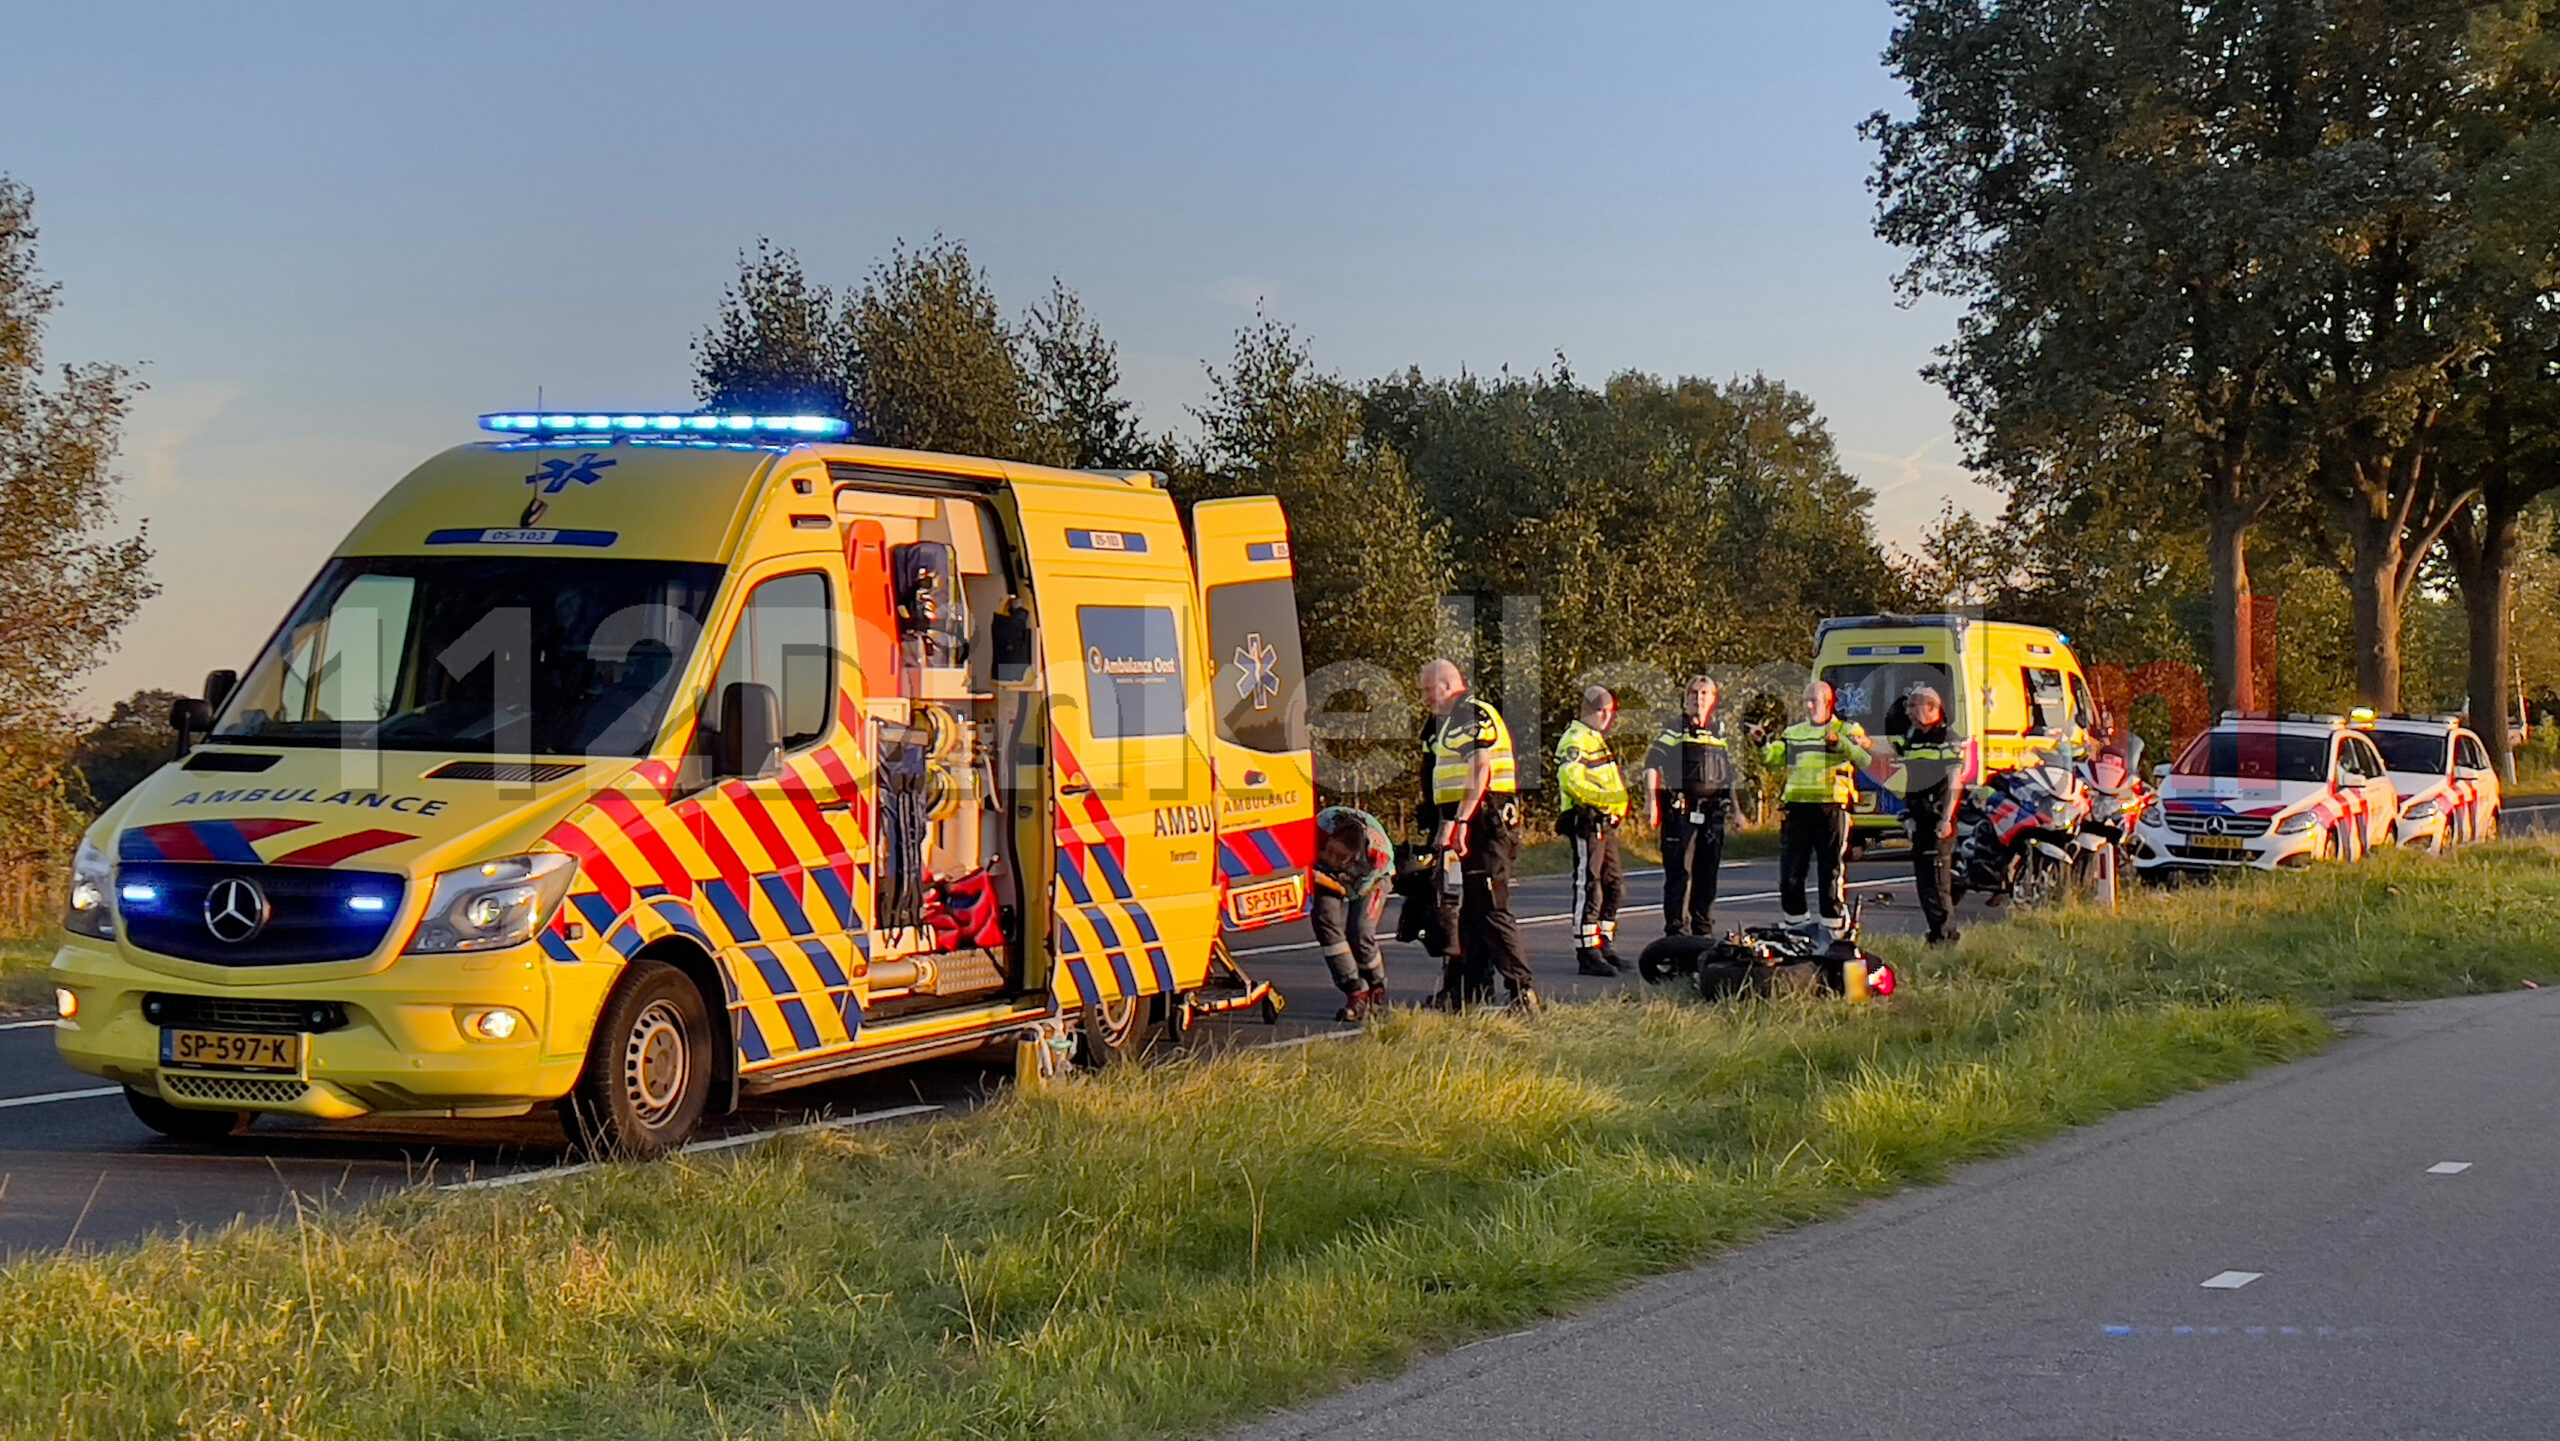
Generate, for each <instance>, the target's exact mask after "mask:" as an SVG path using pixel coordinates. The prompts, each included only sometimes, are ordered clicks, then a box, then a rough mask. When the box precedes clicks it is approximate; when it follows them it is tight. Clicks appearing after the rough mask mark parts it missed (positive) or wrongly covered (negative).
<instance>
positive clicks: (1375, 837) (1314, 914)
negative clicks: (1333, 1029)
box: [1307, 806, 1396, 1021]
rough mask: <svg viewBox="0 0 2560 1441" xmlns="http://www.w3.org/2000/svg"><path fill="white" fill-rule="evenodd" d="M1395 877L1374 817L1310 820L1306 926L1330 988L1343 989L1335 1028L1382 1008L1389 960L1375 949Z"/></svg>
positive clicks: (1343, 810)
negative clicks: (1311, 864) (1312, 843)
mask: <svg viewBox="0 0 2560 1441" xmlns="http://www.w3.org/2000/svg"><path fill="white" fill-rule="evenodd" d="M1395 870H1396V853H1395V846H1394V844H1393V843H1392V842H1390V841H1389V840H1388V839H1387V830H1386V827H1384V826H1382V825H1380V824H1378V818H1377V817H1375V816H1373V815H1370V814H1369V813H1368V812H1367V811H1358V810H1353V809H1352V808H1351V807H1349V806H1328V807H1326V808H1325V809H1324V810H1321V811H1318V812H1317V813H1316V863H1315V869H1314V874H1313V876H1312V878H1311V879H1312V880H1313V882H1314V885H1313V888H1312V889H1313V894H1312V896H1311V897H1310V898H1309V900H1308V904H1307V923H1308V924H1309V925H1310V926H1312V927H1313V928H1314V929H1315V933H1316V944H1317V945H1319V946H1321V947H1323V948H1324V963H1325V966H1326V967H1327V968H1328V969H1330V970H1331V971H1332V972H1333V983H1334V984H1335V985H1337V986H1339V987H1341V988H1342V995H1343V1002H1342V1009H1341V1010H1340V1011H1338V1012H1336V1013H1335V1014H1334V1019H1335V1020H1337V1021H1357V1020H1363V1019H1365V1018H1366V1017H1367V1016H1368V1015H1369V1013H1370V1012H1372V1011H1375V1010H1377V1009H1379V1008H1380V1007H1382V1006H1384V1005H1386V1003H1387V960H1386V953H1385V952H1384V951H1383V950H1381V949H1380V948H1379V946H1378V917H1379V915H1380V914H1381V913H1382V912H1383V911H1384V910H1385V909H1386V905H1387V892H1388V891H1389V890H1390V889H1391V885H1390V883H1391V882H1392V881H1393V880H1394V878H1395Z"/></svg>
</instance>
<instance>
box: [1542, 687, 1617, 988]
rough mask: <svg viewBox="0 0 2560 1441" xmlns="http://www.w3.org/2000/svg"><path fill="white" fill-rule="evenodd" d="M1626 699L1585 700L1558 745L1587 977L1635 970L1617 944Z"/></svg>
mask: <svg viewBox="0 0 2560 1441" xmlns="http://www.w3.org/2000/svg"><path fill="white" fill-rule="evenodd" d="M1617 718H1618V698H1617V697H1616V696H1614V695H1611V694H1610V693H1609V692H1608V690H1607V689H1606V688H1604V687H1601V686H1596V685H1595V686H1593V687H1591V688H1590V689H1589V690H1586V691H1584V692H1583V693H1582V713H1581V714H1580V715H1578V716H1576V717H1575V718H1574V721H1573V724H1571V725H1569V726H1566V727H1565V728H1564V736H1563V738H1562V739H1560V740H1558V741H1557V742H1556V803H1557V805H1558V806H1559V807H1560V809H1559V810H1558V811H1557V813H1556V830H1557V832H1558V833H1559V834H1561V835H1563V836H1564V838H1565V839H1566V840H1567V841H1569V842H1570V843H1571V844H1572V846H1573V959H1574V965H1575V967H1576V968H1577V969H1578V970H1580V971H1581V973H1582V974H1584V975H1586V976H1614V975H1616V974H1618V973H1619V972H1620V971H1623V970H1625V969H1627V963H1626V962H1625V961H1623V960H1620V959H1619V958H1618V954H1617V949H1618V948H1617V946H1616V945H1614V944H1613V942H1614V941H1615V940H1616V939H1617V934H1618V907H1620V906H1621V905H1624V904H1625V903H1626V899H1627V882H1626V877H1625V874H1624V873H1623V872H1622V871H1621V870H1620V869H1619V866H1618V826H1619V824H1620V823H1621V822H1623V821H1625V820H1626V818H1627V780H1626V777H1625V776H1623V775H1621V774H1619V772H1618V758H1617V757H1616V756H1614V755H1612V754H1610V752H1609V726H1610V724H1611V723H1612V722H1614V721H1616V720H1617Z"/></svg>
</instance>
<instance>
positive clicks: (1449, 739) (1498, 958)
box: [1422, 660, 1538, 1011]
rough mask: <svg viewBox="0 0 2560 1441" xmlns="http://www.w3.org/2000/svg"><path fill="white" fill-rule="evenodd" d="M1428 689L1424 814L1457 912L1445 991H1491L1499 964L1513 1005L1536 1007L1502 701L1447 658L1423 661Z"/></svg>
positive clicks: (1448, 999) (1453, 994) (1455, 997)
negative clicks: (1481, 695) (1516, 865)
mask: <svg viewBox="0 0 2560 1441" xmlns="http://www.w3.org/2000/svg"><path fill="white" fill-rule="evenodd" d="M1422 699H1423V703H1424V704H1425V705H1427V706H1429V707H1430V708H1431V716H1430V719H1429V720H1428V721H1426V722H1425V723H1424V725H1423V728H1422V748H1423V764H1424V768H1425V774H1424V784H1425V786H1426V787H1427V788H1428V791H1429V795H1430V802H1429V804H1427V805H1425V806H1424V807H1423V810H1422V821H1423V824H1424V825H1425V826H1426V827H1428V828H1429V831H1430V835H1431V845H1432V848H1433V850H1434V851H1436V852H1437V853H1438V854H1439V856H1440V865H1441V868H1442V875H1443V878H1444V879H1443V886H1442V890H1441V896H1442V898H1443V899H1442V909H1443V911H1444V912H1449V911H1454V912H1455V914H1454V915H1450V916H1448V917H1447V920H1448V925H1447V930H1448V933H1449V934H1450V935H1451V936H1453V937H1454V938H1455V941H1456V949H1455V950H1454V951H1453V952H1451V954H1450V956H1449V965H1448V970H1447V974H1446V977H1445V979H1444V980H1443V982H1442V985H1441V993H1442V994H1441V1000H1442V1002H1443V1003H1444V1004H1446V1005H1448V1006H1450V1007H1451V1008H1452V1009H1455V1008H1456V1007H1458V1006H1462V1005H1465V1004H1466V1003H1468V1002H1470V1001H1481V1000H1487V999H1490V998H1491V997H1492V994H1493V977H1494V974H1495V973H1496V972H1499V973H1501V976H1502V979H1503V980H1504V982H1506V983H1507V984H1508V985H1509V986H1510V988H1511V1005H1512V1008H1513V1009H1515V1010H1519V1011H1535V1010H1537V1008H1538V991H1537V986H1536V982H1535V979H1534V978H1533V977H1532V976H1531V975H1530V972H1529V948H1528V947H1527V946H1525V945H1523V944H1521V941H1520V927H1519V924H1518V923H1517V922H1515V921H1514V920H1512V918H1511V862H1512V859H1513V857H1514V856H1515V855H1516V854H1517V853H1518V851H1519V848H1520V779H1519V773H1518V770H1517V769H1516V766H1515V762H1514V761H1513V759H1512V755H1511V728H1510V727H1509V726H1507V725H1504V724H1503V722H1502V713H1501V712H1500V711H1497V710H1495V709H1494V708H1493V707H1492V706H1489V705H1487V704H1485V703H1484V702H1483V701H1480V700H1477V699H1476V698H1475V697H1474V696H1471V695H1469V694H1467V681H1466V677H1464V676H1462V675H1460V674H1459V673H1458V667H1457V665H1456V664H1455V663H1453V662H1451V661H1447V660H1435V661H1433V662H1431V663H1430V664H1429V665H1426V666H1424V667H1423V668H1422ZM1453 862H1454V875H1453V874H1452V863H1453ZM1451 879H1454V880H1455V881H1456V882H1457V884H1456V885H1455V886H1454V887H1452V886H1450V885H1449V884H1448V881H1449V880H1451ZM1453 891H1454V894H1453Z"/></svg>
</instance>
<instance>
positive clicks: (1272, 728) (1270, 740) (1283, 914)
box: [1191, 496, 1316, 930]
mask: <svg viewBox="0 0 2560 1441" xmlns="http://www.w3.org/2000/svg"><path fill="white" fill-rule="evenodd" d="M1191 550H1192V563H1193V565H1194V566H1195V567H1196V568H1197V570H1198V573H1199V580H1200V609H1201V613H1202V614H1203V615H1204V616H1206V617H1207V621H1208V637H1209V664H1210V666H1211V667H1212V668H1214V674H1213V676H1212V679H1211V681H1210V695H1209V708H1210V712H1211V719H1212V724H1211V726H1210V741H1209V755H1210V761H1211V767H1212V770H1213V772H1214V773H1215V776H1216V780H1217V791H1218V880H1219V887H1220V895H1221V898H1222V899H1221V902H1220V909H1221V912H1222V913H1223V915H1224V916H1225V919H1226V923H1227V925H1228V926H1229V927H1231V928H1233V929H1236V930H1259V929H1261V928H1262V927H1264V926H1270V925H1277V924H1279V923H1281V922H1283V921H1290V920H1295V919H1297V918H1298V917H1299V916H1300V915H1301V914H1303V913H1304V912H1305V910H1306V905H1307V870H1308V867H1309V866H1310V865H1312V864H1313V863H1314V860H1315V792H1316V787H1315V752H1314V750H1313V748H1312V743H1311V742H1310V740H1309V738H1308V731H1307V695H1306V660H1305V653H1304V652H1303V651H1302V650H1301V649H1300V648H1299V643H1298V596H1297V580H1296V575H1297V572H1296V568H1295V566H1294V564H1293V563H1292V562H1291V560H1290V557H1289V519H1288V517H1287V516H1286V515H1285V514H1283V513H1282V512H1281V509H1280V502H1279V501H1277V500H1275V499H1273V498H1271V497H1269V496H1244V497H1239V498H1236V499H1233V500H1207V501H1202V502H1201V503H1200V504H1198V505H1196V506H1193V507H1192V509H1191Z"/></svg>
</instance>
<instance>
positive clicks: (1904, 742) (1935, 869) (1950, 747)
mask: <svg viewBox="0 0 2560 1441" xmlns="http://www.w3.org/2000/svg"><path fill="white" fill-rule="evenodd" d="M1902 712H1903V714H1904V715H1906V716H1908V717H1910V720H1911V728H1910V729H1909V730H1907V731H1905V732H1903V734H1902V737H1901V738H1900V739H1899V740H1896V741H1895V742H1894V743H1893V753H1894V758H1895V759H1897V760H1899V761H1901V762H1902V804H1903V808H1904V810H1905V812H1906V813H1907V817H1908V821H1909V824H1910V826H1911V879H1912V883H1913V885H1914V887H1915V888H1916V889H1917V890H1918V891H1919V892H1920V914H1921V915H1923V916H1925V917H1927V918H1928V921H1929V943H1930V944H1931V945H1944V944H1945V943H1947V942H1949V941H1952V940H1954V939H1955V938H1956V936H1957V934H1958V933H1957V931H1956V928H1955V927H1954V926H1951V925H1949V924H1947V917H1948V915H1949V914H1950V913H1951V912H1953V911H1954V910H1955V895H1954V888H1953V881H1954V874H1953V866H1954V860H1955V847H1956V804H1957V801H1958V799H1959V795H1960V789H1959V788H1960V787H1961V786H1962V784H1963V780H1964V765H1965V761H1964V742H1963V741H1962V740H1959V739H1957V738H1956V737H1955V736H1954V735H1952V734H1950V733H1949V732H1948V729H1947V703H1946V701H1945V699H1944V698H1942V697H1941V696H1940V695H1939V694H1938V692H1937V691H1936V690H1935V689H1934V688H1932V687H1930V686H1925V685H1923V686H1914V687H1912V688H1911V693H1910V694H1909V695H1907V696H1904V697H1903V698H1902Z"/></svg>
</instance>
